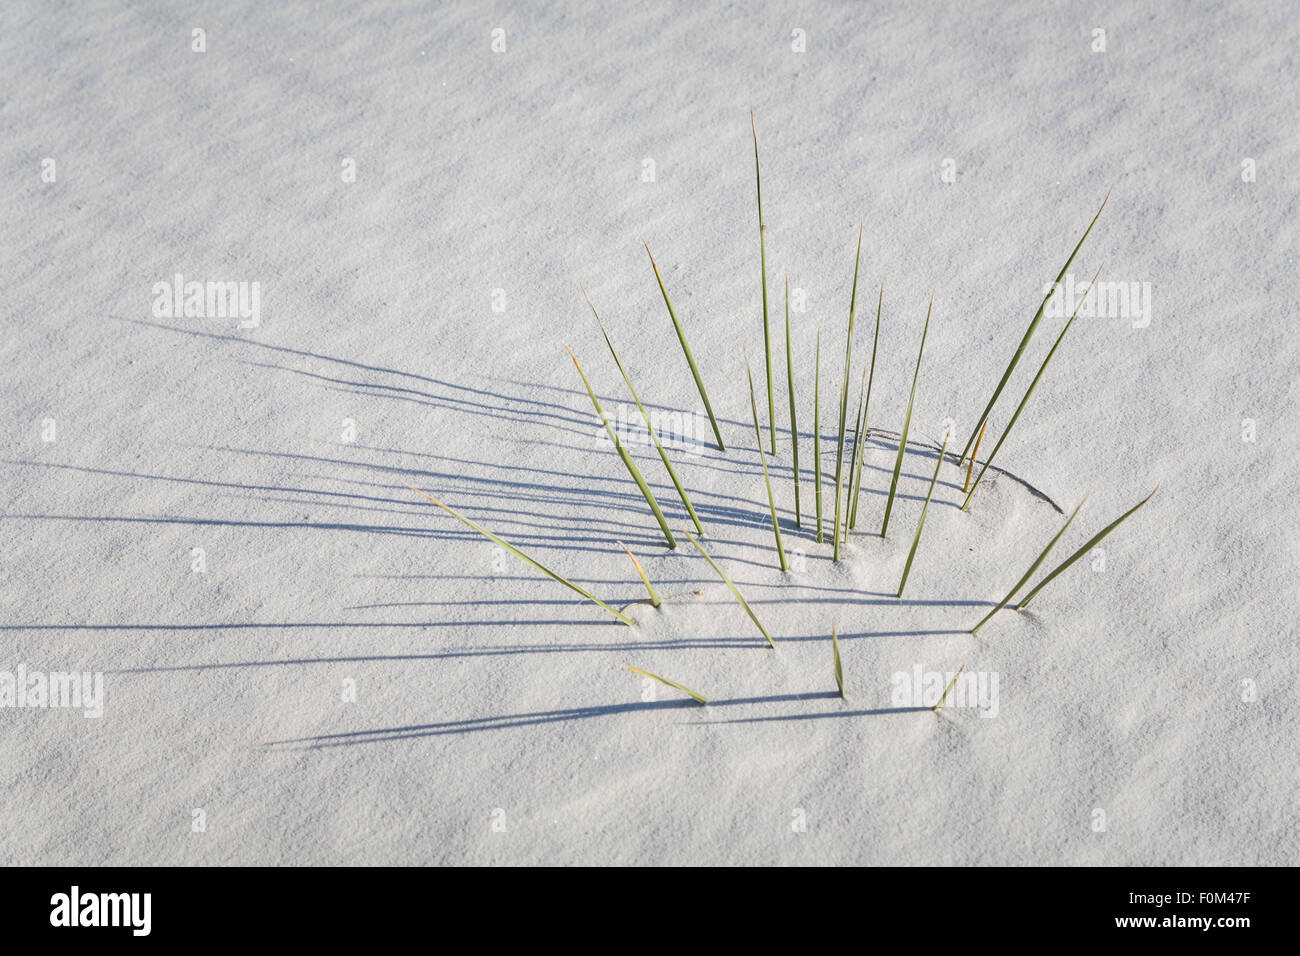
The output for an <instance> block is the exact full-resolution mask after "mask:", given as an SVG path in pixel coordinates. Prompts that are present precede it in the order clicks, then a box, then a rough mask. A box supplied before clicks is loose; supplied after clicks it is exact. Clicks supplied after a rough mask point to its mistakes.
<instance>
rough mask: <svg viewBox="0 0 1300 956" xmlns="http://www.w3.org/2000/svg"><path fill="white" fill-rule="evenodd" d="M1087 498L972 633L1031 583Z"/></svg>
mask: <svg viewBox="0 0 1300 956" xmlns="http://www.w3.org/2000/svg"><path fill="white" fill-rule="evenodd" d="M1087 500H1088V499H1087V497H1086V496H1085V497H1084V499H1083V501H1080V502H1079V503H1078V505H1076V506H1075V508H1074V511H1073V512H1072V513H1071V514H1070V517H1068V518H1066V519H1065V524H1063V525H1061V530H1060V531H1058V532H1056V534H1054V535H1053V536H1052V540H1051V541H1049V542H1047V547H1045V548H1043V550H1042V551H1041V552H1039V555H1038V557H1036V558H1035V559H1034V563H1033V564H1031V565H1030V566H1029V570H1028V571H1026V572H1025V573H1024V575H1023V576H1022V577H1021V578H1020V580H1019V581H1017V582H1016V583H1015V585H1014V586H1013V587H1012V588H1011V590H1010V591H1008V592H1007V596H1006V597H1004V598H1003V599H1002V600H1001V601H999V602H998V606H997V607H995V608H994V609H993V610H991V611H989V612H988V613H987V614H985V615H984V617H982V618H981V619H980V622H979V623H978V624H976V625H975V626H974V627H972V628H971V629H970V632H971V633H972V634H976V633H978V632H979V629H980V628H981V627H983V626H984V625H985V624H986V623H988V620H989V618H991V617H992V616H993V615H994V614H997V613H998V611H1000V610H1002V609H1003V608H1004V607H1006V606H1007V605H1008V604H1010V603H1011V599H1012V598H1013V597H1015V596H1016V594H1018V593H1019V591H1020V589H1021V588H1023V587H1024V586H1025V585H1026V584H1028V583H1029V579H1030V578H1032V577H1033V576H1034V572H1035V571H1037V570H1038V568H1039V565H1041V564H1042V563H1043V561H1044V560H1046V558H1047V555H1048V554H1049V553H1050V552H1051V550H1052V549H1053V548H1054V547H1056V542H1058V541H1060V540H1061V535H1063V534H1065V529H1066V528H1068V527H1070V523H1071V522H1072V521H1074V518H1075V516H1076V515H1077V514H1078V513H1079V509H1080V508H1082V507H1083V504H1084V501H1087Z"/></svg>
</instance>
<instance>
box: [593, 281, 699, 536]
mask: <svg viewBox="0 0 1300 956" xmlns="http://www.w3.org/2000/svg"><path fill="white" fill-rule="evenodd" d="M578 287H579V288H582V284H581V283H579V285H578ZM582 295H583V297H584V298H586V299H587V305H588V307H590V309H591V314H592V315H594V316H595V317H596V325H598V326H600V334H601V335H603V336H604V337H605V344H606V345H608V346H609V354H610V355H612V356H614V364H615V365H617V366H618V370H619V372H621V373H622V374H623V381H624V382H626V383H627V390H628V391H629V392H631V393H632V401H634V402H636V407H637V411H639V412H640V413H641V420H642V421H643V422H645V427H646V431H648V432H649V433H650V439H651V440H652V441H653V442H654V443H655V448H656V450H658V452H659V458H660V459H661V460H662V461H663V463H664V467H665V468H666V469H668V477H669V478H671V479H672V480H673V487H674V488H676V489H677V496H678V497H679V498H681V499H682V504H684V505H685V506H686V512H687V514H689V515H690V516H691V522H692V523H693V524H694V525H695V532H696V533H697V534H704V528H703V527H702V526H701V525H700V518H699V516H698V515H697V514H696V513H695V506H694V505H692V504H691V499H690V497H689V496H688V495H687V494H686V489H685V488H683V487H682V482H681V479H679V478H678V477H677V472H676V471H675V470H674V469H673V463H672V462H671V461H669V460H668V452H666V451H665V450H664V446H663V443H662V442H660V441H659V436H658V435H656V434H655V430H654V426H653V425H651V424H650V416H649V415H647V414H646V410H645V407H644V406H643V405H642V404H641V399H640V398H639V397H638V396H637V393H636V389H635V388H633V387H632V379H631V378H630V377H629V376H628V374H627V369H625V368H624V367H623V362H622V360H620V359H619V357H618V352H616V351H615V350H614V343H613V342H612V341H610V338H609V333H608V332H607V331H605V325H604V323H603V322H601V321H600V316H599V315H598V314H597V313H596V307H595V306H594V305H592V304H591V297H590V296H588V295H587V290H586V289H582Z"/></svg>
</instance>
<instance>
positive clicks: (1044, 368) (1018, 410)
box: [961, 268, 1101, 511]
mask: <svg viewBox="0 0 1300 956" xmlns="http://www.w3.org/2000/svg"><path fill="white" fill-rule="evenodd" d="M1099 275H1101V269H1100V268H1099V269H1098V270H1097V272H1096V274H1095V275H1093V277H1092V282H1089V283H1088V288H1087V289H1085V290H1084V293H1083V297H1082V298H1080V299H1079V304H1078V305H1076V306H1075V307H1074V312H1073V313H1072V314H1071V315H1070V319H1069V321H1068V322H1066V323H1065V326H1064V327H1063V328H1062V329H1061V334H1060V335H1058V336H1057V337H1056V341H1055V342H1053V343H1052V347H1051V349H1049V350H1048V352H1047V358H1045V359H1043V364H1042V365H1040V366H1039V367H1038V374H1037V375H1035V376H1034V380H1033V381H1032V382H1030V383H1029V388H1027V389H1025V397H1024V398H1022V399H1021V400H1020V404H1019V405H1017V406H1016V411H1015V414H1013V415H1012V416H1011V421H1009V422H1007V427H1006V428H1004V429H1003V430H1002V434H1001V435H999V436H998V440H997V444H995V445H994V446H993V451H991V452H989V456H988V458H986V459H985V460H984V467H982V468H981V469H980V473H979V474H978V475H976V476H975V484H973V485H972V486H971V489H970V491H969V492H967V494H966V500H965V501H963V502H962V505H961V510H962V511H969V510H970V502H971V498H973V497H974V496H975V489H976V488H978V487H979V486H980V482H981V481H983V480H984V472H986V471H988V470H989V465H991V464H993V459H994V457H995V456H996V455H997V453H998V449H1000V448H1001V447H1002V443H1003V442H1004V441H1006V440H1007V436H1008V435H1010V434H1011V429H1012V427H1014V426H1015V424H1016V419H1018V418H1019V417H1020V413H1021V412H1023V411H1024V410H1025V405H1027V404H1028V403H1029V396H1030V395H1032V394H1034V388H1035V387H1036V386H1037V385H1038V380H1039V379H1041V378H1042V377H1043V373H1044V372H1046V371H1047V363H1048V362H1050V361H1051V360H1052V356H1053V355H1055V354H1056V350H1057V348H1058V347H1059V346H1060V344H1061V340H1062V339H1064V338H1065V333H1066V332H1068V331H1070V326H1071V325H1073V324H1074V319H1075V316H1077V315H1078V314H1079V309H1081V308H1082V307H1083V303H1084V300H1086V299H1087V298H1088V293H1089V292H1091V291H1092V287H1093V285H1094V284H1095V283H1096V281H1097V276H1099ZM980 433H981V434H983V429H981V432H980ZM975 451H976V454H978V453H979V445H978V443H977V444H976V446H975ZM974 463H975V457H974V456H971V464H974Z"/></svg>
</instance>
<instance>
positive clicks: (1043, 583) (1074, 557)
mask: <svg viewBox="0 0 1300 956" xmlns="http://www.w3.org/2000/svg"><path fill="white" fill-rule="evenodd" d="M1159 487H1160V486H1159V485H1157V486H1156V487H1155V488H1152V489H1151V495H1154V494H1155V493H1156V490H1157V489H1158V488H1159ZM1151 495H1147V496H1146V497H1145V498H1143V499H1142V500H1141V501H1139V502H1138V503H1137V504H1135V505H1134V506H1133V507H1132V508H1130V509H1129V510H1128V511H1126V512H1124V513H1123V514H1122V515H1120V516H1119V517H1118V518H1116V519H1115V520H1114V521H1112V522H1111V523H1110V524H1108V525H1106V527H1104V528H1102V529H1101V530H1100V531H1098V532H1097V533H1096V534H1095V535H1093V536H1092V537H1091V538H1089V539H1088V543H1087V544H1085V545H1084V546H1083V547H1082V548H1080V549H1079V550H1078V551H1076V552H1074V554H1072V555H1070V556H1069V557H1068V558H1066V559H1065V560H1064V561H1062V562H1061V563H1060V564H1059V565H1057V567H1056V570H1054V571H1052V573H1051V574H1049V575H1048V576H1047V577H1045V578H1043V580H1041V581H1039V582H1038V586H1037V587H1035V588H1034V589H1033V590H1032V591H1030V592H1029V593H1028V594H1027V595H1025V599H1024V600H1023V601H1021V602H1020V603H1019V604H1017V605H1016V610H1017V611H1023V610H1024V609H1025V605H1027V604H1028V603H1029V602H1030V601H1032V600H1033V599H1034V595H1035V594H1037V593H1038V592H1039V591H1041V590H1042V589H1043V588H1044V587H1046V586H1047V583H1048V582H1049V581H1051V580H1052V578H1054V577H1056V576H1057V575H1058V574H1060V573H1061V572H1062V571H1064V570H1065V569H1066V568H1068V567H1069V566H1070V565H1072V564H1074V562H1075V561H1078V560H1079V559H1080V558H1081V557H1083V556H1084V555H1085V554H1087V553H1088V552H1089V551H1091V550H1092V549H1093V548H1095V547H1096V546H1097V544H1098V543H1099V542H1100V541H1101V539H1102V538H1104V537H1106V535H1108V534H1110V533H1111V532H1112V531H1114V530H1115V529H1116V528H1118V527H1119V526H1120V523H1121V522H1122V521H1123V520H1124V519H1125V518H1127V517H1128V516H1129V515H1131V514H1132V513H1133V512H1135V511H1137V510H1138V509H1139V508H1141V507H1142V506H1143V505H1144V504H1146V503H1147V502H1148V501H1150V500H1151Z"/></svg>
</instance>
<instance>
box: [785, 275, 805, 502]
mask: <svg viewBox="0 0 1300 956" xmlns="http://www.w3.org/2000/svg"><path fill="white" fill-rule="evenodd" d="M785 381H786V391H787V392H789V394H790V451H791V453H792V454H793V456H794V523H795V524H796V525H798V526H799V527H801V528H802V527H803V512H802V511H801V510H800V507H799V422H798V421H797V420H796V417H795V410H794V355H793V354H791V352H790V273H789V272H787V273H786V274H785Z"/></svg>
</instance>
